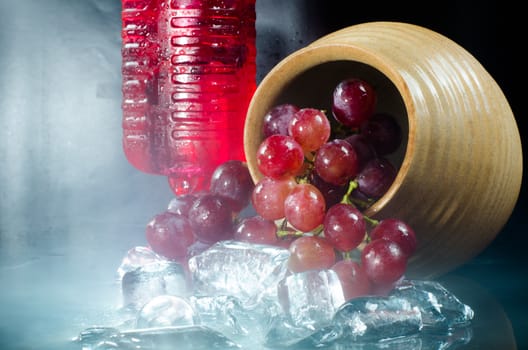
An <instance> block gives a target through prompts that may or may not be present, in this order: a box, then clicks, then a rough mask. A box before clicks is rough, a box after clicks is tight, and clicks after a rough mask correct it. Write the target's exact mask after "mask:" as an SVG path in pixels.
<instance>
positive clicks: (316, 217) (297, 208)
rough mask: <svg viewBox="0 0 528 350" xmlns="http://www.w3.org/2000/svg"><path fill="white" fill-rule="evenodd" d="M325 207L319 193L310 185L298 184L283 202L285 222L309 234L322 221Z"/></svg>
mask: <svg viewBox="0 0 528 350" xmlns="http://www.w3.org/2000/svg"><path fill="white" fill-rule="evenodd" d="M325 210H326V205H325V200H324V197H323V195H322V194H321V192H320V191H319V190H318V189H317V187H315V186H314V185H312V184H308V183H304V184H298V185H297V186H295V187H294V188H293V190H292V191H291V192H290V194H289V195H288V197H286V199H285V200H284V215H285V217H286V220H288V222H289V223H290V224H291V225H292V226H293V227H295V228H296V229H297V230H299V231H302V232H310V231H311V230H314V229H315V228H316V227H318V226H319V225H321V224H322V223H323V220H324V215H325Z"/></svg>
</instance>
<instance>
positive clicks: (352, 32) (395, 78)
mask: <svg viewBox="0 0 528 350" xmlns="http://www.w3.org/2000/svg"><path fill="white" fill-rule="evenodd" d="M352 76H356V77H360V78H363V79H365V80H367V81H369V82H370V83H371V84H372V85H374V87H375V89H376V91H377V94H378V105H377V110H378V111H386V112H389V113H391V114H393V115H396V116H398V118H399V119H398V121H399V123H400V126H401V127H402V129H403V130H404V134H405V136H404V142H403V145H402V146H401V148H400V149H399V150H398V151H397V152H396V154H395V155H394V157H393V158H392V160H393V161H394V162H395V163H396V164H397V165H398V166H399V172H398V175H397V177H396V179H395V181H394V183H393V184H392V186H391V187H390V188H389V190H388V191H387V193H386V194H385V195H384V196H383V197H382V198H380V199H379V200H378V201H377V202H376V203H374V204H373V205H372V206H371V207H370V208H369V209H368V210H367V211H366V212H365V213H366V215H368V216H371V217H373V218H377V219H382V218H387V217H397V218H400V219H403V220H405V221H407V222H408V223H409V224H410V225H412V226H413V228H414V229H415V231H416V234H417V238H418V249H417V252H416V253H415V255H414V256H413V258H412V259H411V260H410V262H409V266H408V274H409V276H413V277H421V278H427V277H435V276H438V275H441V274H443V273H445V272H448V271H450V270H452V269H453V268H455V267H457V266H459V265H461V264H463V263H464V262H467V261H468V260H469V259H471V258H473V257H474V256H476V255H477V254H478V253H480V252H481V251H482V250H483V249H484V248H485V247H486V246H488V245H489V244H490V242H491V241H492V240H493V239H494V238H495V237H496V235H497V234H498V233H499V232H500V230H501V228H502V227H503V225H504V224H505V223H506V222H507V220H508V219H509V217H510V216H511V213H512V211H513V208H514V206H515V204H516V202H517V198H518V195H519V191H520V186H521V179H522V149H521V141H520V135H519V131H518V128H517V124H516V122H515V119H514V116H513V113H512V110H511V108H510V106H509V104H508V101H507V100H506V98H505V96H504V94H503V92H502V90H501V89H500V87H499V86H498V85H497V83H496V82H495V80H494V79H493V78H492V77H491V76H490V74H489V73H488V72H487V71H486V70H485V69H484V68H483V67H482V65H481V64H480V63H479V62H478V61H477V60H476V59H475V58H474V57H473V56H472V55H471V54H469V53H468V52H467V51H466V50H465V49H464V48H462V47H460V46H459V45H458V44H456V43H455V42H453V41H452V40H450V39H448V38H446V37H444V36H443V35H441V34H439V33H436V32H434V31H432V30H429V29H427V28H423V27H420V26H417V25H413V24H408V23H400V22H370V23H363V24H358V25H353V26H350V27H347V28H344V29H341V30H339V31H336V32H333V33H331V34H329V35H326V36H324V37H322V38H320V39H318V40H317V41H315V42H313V43H312V44H310V45H308V46H307V47H305V48H302V49H301V50H299V51H297V52H294V53H293V54H291V55H289V56H288V57H286V58H284V59H283V60H282V61H281V62H279V64H277V65H276V66H275V67H273V69H272V70H271V71H270V72H269V73H268V74H267V75H266V76H265V77H264V79H263V80H262V82H261V83H260V84H259V86H258V88H257V90H256V92H255V94H254V96H253V99H252V101H251V103H250V106H249V110H248V113H247V118H246V125H245V131H244V150H245V155H246V159H247V163H248V166H249V169H250V172H251V175H252V177H253V180H254V181H255V182H256V181H258V180H259V179H260V178H261V177H262V175H261V174H260V173H259V171H258V168H257V165H256V159H255V158H256V151H257V148H258V146H259V145H260V143H261V141H262V140H263V134H262V124H263V117H264V115H265V114H266V112H267V111H268V110H269V109H270V108H271V107H273V106H275V105H277V104H279V103H285V102H290V103H294V104H296V105H298V106H299V107H316V108H321V109H325V110H327V111H330V110H331V109H330V106H331V96H332V91H333V88H334V87H335V86H336V85H337V83H338V82H339V81H340V80H342V79H344V78H347V77H352Z"/></svg>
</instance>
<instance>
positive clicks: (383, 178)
mask: <svg viewBox="0 0 528 350" xmlns="http://www.w3.org/2000/svg"><path fill="white" fill-rule="evenodd" d="M396 175H397V170H396V168H395V167H394V166H393V165H392V163H391V162H390V161H389V160H387V159H386V158H374V159H372V160H371V161H370V162H368V163H367V164H366V165H365V167H364V168H363V169H362V170H361V171H360V173H359V174H358V176H357V177H356V180H357V183H358V188H357V190H358V191H360V192H361V193H362V194H364V195H365V196H367V197H368V198H372V199H378V198H380V197H381V196H383V195H384V194H385V192H387V190H388V189H389V187H390V186H391V185H392V183H393V182H394V179H395V178H396Z"/></svg>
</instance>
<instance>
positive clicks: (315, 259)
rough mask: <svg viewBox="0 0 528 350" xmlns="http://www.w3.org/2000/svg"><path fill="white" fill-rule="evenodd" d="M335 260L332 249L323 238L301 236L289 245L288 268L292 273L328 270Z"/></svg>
mask: <svg viewBox="0 0 528 350" xmlns="http://www.w3.org/2000/svg"><path fill="white" fill-rule="evenodd" d="M335 260H336V255H335V251H334V248H333V247H332V245H331V244H330V243H328V241H326V240H325V239H324V238H321V237H317V236H303V237H299V238H297V239H296V240H294V241H293V242H292V243H291V244H290V257H289V259H288V268H289V269H290V271H292V272H302V271H308V270H315V269H329V268H330V267H332V265H334V263H335Z"/></svg>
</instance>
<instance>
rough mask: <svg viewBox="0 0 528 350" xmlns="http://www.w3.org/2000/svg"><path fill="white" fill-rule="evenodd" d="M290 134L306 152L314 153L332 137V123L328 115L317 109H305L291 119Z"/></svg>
mask: <svg viewBox="0 0 528 350" xmlns="http://www.w3.org/2000/svg"><path fill="white" fill-rule="evenodd" d="M288 130H289V134H290V136H292V137H293V138H294V139H295V141H297V142H298V143H299V144H300V145H301V147H302V148H303V150H304V151H305V152H313V151H315V150H317V149H318V148H319V147H321V145H323V144H324V143H325V142H326V141H328V138H329V137H330V121H329V120H328V118H327V117H326V114H325V113H324V112H323V111H321V110H319V109H315V108H303V109H301V110H299V111H298V112H297V113H295V115H294V116H293V118H292V119H291V122H290V125H289V129H288Z"/></svg>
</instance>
